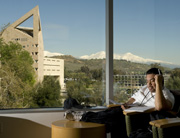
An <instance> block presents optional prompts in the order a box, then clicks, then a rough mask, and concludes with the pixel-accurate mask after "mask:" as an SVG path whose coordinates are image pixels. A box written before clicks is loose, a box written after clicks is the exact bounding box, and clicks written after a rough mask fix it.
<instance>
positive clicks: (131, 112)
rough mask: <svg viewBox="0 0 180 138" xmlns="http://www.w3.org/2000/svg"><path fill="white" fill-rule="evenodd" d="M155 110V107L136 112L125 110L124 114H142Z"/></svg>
mask: <svg viewBox="0 0 180 138" xmlns="http://www.w3.org/2000/svg"><path fill="white" fill-rule="evenodd" d="M153 111H155V108H151V109H148V110H146V111H144V112H135V111H130V112H126V111H123V114H124V115H136V114H142V113H151V112H153Z"/></svg>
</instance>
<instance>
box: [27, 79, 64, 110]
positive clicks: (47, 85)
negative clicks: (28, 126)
mask: <svg viewBox="0 0 180 138" xmlns="http://www.w3.org/2000/svg"><path fill="white" fill-rule="evenodd" d="M60 90H61V88H60V84H59V81H58V80H56V78H55V77H53V76H45V78H44V80H43V82H42V83H39V84H37V85H36V87H35V88H34V93H33V104H32V105H31V106H32V107H59V106H62V104H61V97H60Z"/></svg>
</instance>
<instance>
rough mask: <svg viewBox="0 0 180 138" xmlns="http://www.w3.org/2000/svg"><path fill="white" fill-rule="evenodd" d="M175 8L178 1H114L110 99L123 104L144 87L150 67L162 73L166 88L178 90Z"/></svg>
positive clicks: (179, 28)
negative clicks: (112, 64) (111, 94)
mask: <svg viewBox="0 0 180 138" xmlns="http://www.w3.org/2000/svg"><path fill="white" fill-rule="evenodd" d="M179 6H180V1H179V0H173V1H171V0H163V1H162V0H158V1H157V0H151V1H148V0H144V1H142V0H136V1H133V0H128V1H127V0H114V96H115V99H116V100H117V101H119V102H124V101H126V100H127V99H128V98H129V97H130V96H131V95H132V94H133V93H134V92H135V91H136V90H137V89H139V88H140V87H141V86H142V85H145V84H146V82H145V79H144V75H145V72H146V71H147V70H148V69H149V68H151V67H158V68H160V69H161V70H162V71H163V74H164V77H165V86H166V87H167V88H169V89H179V86H180V85H179V84H180V75H179V71H180V69H179V68H180V63H179V58H180V56H179V54H178V52H179V51H180V47H179V44H180V40H179V37H180V18H179V16H180V9H179ZM175 68H176V69H175Z"/></svg>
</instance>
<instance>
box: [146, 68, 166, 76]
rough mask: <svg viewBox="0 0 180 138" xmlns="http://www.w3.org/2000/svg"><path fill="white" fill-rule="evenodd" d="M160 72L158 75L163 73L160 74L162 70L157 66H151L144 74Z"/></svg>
mask: <svg viewBox="0 0 180 138" xmlns="http://www.w3.org/2000/svg"><path fill="white" fill-rule="evenodd" d="M159 73H160V75H163V74H162V71H161V70H160V69H158V68H151V69H149V70H148V71H147V72H146V75H147V74H159Z"/></svg>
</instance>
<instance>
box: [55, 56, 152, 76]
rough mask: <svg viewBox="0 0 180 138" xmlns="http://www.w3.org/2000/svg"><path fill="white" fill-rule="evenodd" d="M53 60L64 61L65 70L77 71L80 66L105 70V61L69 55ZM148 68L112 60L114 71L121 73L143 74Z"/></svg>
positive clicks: (145, 65) (138, 64) (124, 61)
mask: <svg viewBox="0 0 180 138" xmlns="http://www.w3.org/2000/svg"><path fill="white" fill-rule="evenodd" d="M54 58H59V59H64V65H65V68H66V70H71V71H75V70H79V69H80V68H81V67H82V66H88V67H89V68H90V69H100V68H105V59H90V60H86V59H77V58H75V57H73V56H71V55H62V56H54ZM149 68H150V65H148V64H141V63H134V62H130V61H126V60H114V69H116V70H122V71H123V72H127V73H128V72H144V70H147V69H149Z"/></svg>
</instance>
